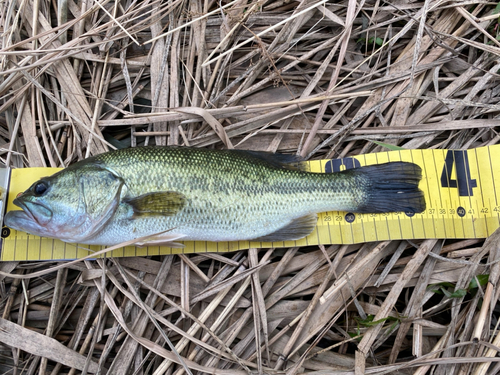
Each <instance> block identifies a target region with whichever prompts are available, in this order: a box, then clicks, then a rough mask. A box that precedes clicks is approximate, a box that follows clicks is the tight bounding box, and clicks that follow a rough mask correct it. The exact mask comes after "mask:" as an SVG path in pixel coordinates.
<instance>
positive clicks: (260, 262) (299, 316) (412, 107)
mask: <svg viewBox="0 0 500 375" xmlns="http://www.w3.org/2000/svg"><path fill="white" fill-rule="evenodd" d="M496 6H497V4H496V3H492V2H479V1H463V2H462V1H439V0H437V1H424V2H423V1H406V0H401V1H388V2H385V1H383V0H382V1H380V0H367V1H364V0H358V1H353V0H348V1H338V2H334V1H319V2H318V1H317V0H314V1H309V0H305V1H290V0H278V1H265V0H263V1H247V0H236V1H232V2H226V1H223V2H218V1H212V0H184V1H181V0H169V1H161V0H122V1H119V2H118V1H113V0H93V1H91V0H76V1H75V0H57V1H56V0H52V1H47V0H2V1H0V33H1V34H0V35H1V45H0V47H1V49H0V147H1V149H0V157H1V158H2V161H3V162H4V163H6V164H7V165H10V166H12V167H37V166H66V165H68V164H70V163H71V162H74V161H76V160H79V159H82V158H84V157H85V156H88V155H93V154H97V153H101V152H104V151H106V150H108V149H111V148H115V147H118V148H121V147H129V146H135V145H143V144H159V145H165V144H168V145H177V144H179V145H191V146H197V147H215V148H231V147H235V148H240V149H253V150H267V151H272V152H276V151H279V152H286V153H299V154H301V155H302V156H304V157H307V158H314V159H319V158H332V157H343V156H349V155H357V154H360V153H370V152H376V151H381V150H383V149H382V148H381V147H380V146H378V145H377V144H376V143H374V142H372V141H373V140H377V141H381V142H384V143H388V144H393V145H398V146H401V147H404V148H410V149H414V148H459V149H466V148H471V147H479V146H484V145H493V144H497V143H499V140H500V135H499V134H498V132H497V131H498V129H500V120H498V115H499V113H500V106H499V104H498V102H499V98H500V96H499V91H500V87H499V85H498V81H499V79H498V78H499V69H500V42H499V41H498V39H500V38H499V37H498V34H497V33H498V32H500V30H499V16H498V14H496V13H497V12H496V9H495V8H496ZM498 242H499V239H498V235H497V234H495V235H493V236H492V237H491V238H489V239H488V240H486V241H480V240H463V241H442V240H424V241H416V242H410V241H392V242H381V243H368V244H360V245H350V246H330V247H326V248H323V247H320V248H318V247H315V248H312V247H309V248H286V249H250V250H248V251H240V252H237V253H231V254H203V255H184V256H164V257H154V258H137V259H131V258H128V259H108V260H106V261H104V260H99V261H85V262H78V263H71V264H68V263H61V264H59V268H58V269H57V270H56V269H54V268H53V267H55V266H56V264H57V263H55V262H53V263H50V262H49V263H28V262H25V263H17V262H11V263H2V264H0V269H1V271H2V272H3V273H2V276H1V277H0V278H1V284H0V294H1V305H0V311H1V313H2V318H1V319H0V342H2V343H3V344H2V345H1V347H0V372H1V373H4V374H79V373H101V374H104V373H108V374H155V375H157V374H175V375H180V374H183V373H185V374H228V375H229V374H234V375H240V374H242V375H243V374H251V373H255V374H257V373H261V374H287V375H292V374H309V375H312V374H314V375H330V374H349V373H357V374H361V373H367V374H386V373H401V374H409V373H415V374H424V373H434V374H447V375H451V374H457V375H458V374H486V373H491V374H493V373H498V372H499V370H500V366H498V364H499V357H498V355H497V351H500V349H499V346H500V339H499V337H500V336H498V335H497V331H496V328H497V327H496V325H497V323H498V320H497V318H498V314H499V310H500V309H499V307H498V305H497V304H496V301H497V300H498V296H499V293H500V289H499V288H498V287H497V281H498V278H499V271H500V269H499V267H500V265H499V263H497V259H498V257H499V256H500V255H499V254H498V252H499V251H500V249H499V245H498ZM5 273H8V274H10V275H6V274H5ZM488 274H489V283H486V280H485V277H484V276H479V277H477V278H476V277H475V276H478V275H488ZM444 282H445V283H444ZM435 283H444V284H440V285H439V286H435V287H429V285H431V284H435ZM332 285H335V288H334V291H335V293H334V295H333V297H332V298H330V299H328V300H327V302H326V303H323V304H321V303H320V297H321V296H322V295H323V292H324V291H325V290H326V289H327V288H329V287H331V286H332ZM436 290H440V291H441V293H436Z"/></svg>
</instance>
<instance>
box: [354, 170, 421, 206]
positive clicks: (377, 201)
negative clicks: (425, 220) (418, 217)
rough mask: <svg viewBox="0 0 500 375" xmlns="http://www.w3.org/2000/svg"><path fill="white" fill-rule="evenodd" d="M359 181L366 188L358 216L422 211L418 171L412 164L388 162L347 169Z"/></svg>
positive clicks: (419, 174) (419, 173) (419, 172)
mask: <svg viewBox="0 0 500 375" xmlns="http://www.w3.org/2000/svg"><path fill="white" fill-rule="evenodd" d="M349 171H352V173H353V174H355V175H358V176H360V177H362V178H363V180H364V183H363V185H364V186H365V187H366V190H365V194H366V195H365V197H366V199H364V202H363V204H361V205H360V206H359V208H358V209H357V210H356V211H357V212H360V213H377V212H398V211H401V212H414V213H419V212H422V211H424V210H425V198H424V193H423V192H422V190H420V189H419V188H418V183H419V182H420V179H421V178H422V169H421V168H420V167H419V166H418V165H416V164H413V163H406V162H391V163H385V164H378V165H370V166H367V167H362V168H355V169H351V170H349Z"/></svg>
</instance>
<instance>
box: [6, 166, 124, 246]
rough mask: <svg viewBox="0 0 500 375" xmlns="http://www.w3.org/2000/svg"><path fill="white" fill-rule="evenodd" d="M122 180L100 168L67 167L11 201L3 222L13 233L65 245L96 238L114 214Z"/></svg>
mask: <svg viewBox="0 0 500 375" xmlns="http://www.w3.org/2000/svg"><path fill="white" fill-rule="evenodd" d="M123 185H124V184H123V180H122V179H121V178H120V177H118V176H116V174H114V173H113V172H112V171H109V170H107V169H105V168H101V167H99V166H83V167H80V168H71V167H70V168H67V169H64V170H62V171H61V172H58V173H56V174H55V175H53V176H50V177H44V178H42V179H40V180H38V181H37V182H35V183H34V184H33V185H31V187H30V188H29V189H27V190H26V191H25V192H23V193H21V194H19V196H17V197H16V199H14V204H15V205H16V206H19V207H20V208H21V209H22V210H21V211H10V212H8V213H7V215H6V216H5V220H4V223H5V225H7V226H8V227H11V228H13V229H16V230H20V231H24V232H28V233H31V234H34V235H38V236H42V237H51V238H58V239H61V240H63V241H66V242H84V241H85V240H88V239H90V238H92V237H93V236H95V235H96V234H97V233H98V232H99V231H100V230H101V229H102V228H103V227H104V226H105V225H106V223H108V222H109V220H110V218H111V217H112V216H113V214H114V213H115V211H116V209H117V207H118V205H119V201H120V194H121V191H122V187H123Z"/></svg>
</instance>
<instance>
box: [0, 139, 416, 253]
mask: <svg viewBox="0 0 500 375" xmlns="http://www.w3.org/2000/svg"><path fill="white" fill-rule="evenodd" d="M289 161H291V160H290V158H289V157H287V156H285V155H273V154H268V153H262V152H249V151H239V150H207V149H196V148H188V147H138V148H131V149H124V150H118V151H111V152H107V153H104V154H101V155H98V156H95V157H91V158H89V159H86V160H83V161H80V162H77V163H75V164H73V165H71V166H69V167H68V168H66V169H64V170H62V171H60V172H58V173H56V174H55V175H53V176H50V177H46V178H43V179H41V180H40V181H37V182H36V183H35V184H33V185H32V186H31V187H30V188H29V189H28V190H27V191H25V192H24V193H22V194H21V195H20V196H19V197H17V198H16V200H15V201H14V203H15V204H16V205H18V206H20V207H21V208H22V209H23V211H11V212H9V213H8V214H7V215H6V217H5V224H6V225H7V226H9V227H12V228H14V229H17V230H23V231H27V232H30V233H32V234H37V235H40V236H45V237H53V238H59V239H61V240H63V241H66V242H79V243H87V244H99V245H114V244H118V243H121V242H124V241H128V240H133V239H136V238H141V237H144V236H149V235H155V234H158V235H156V236H154V237H151V238H150V242H146V244H149V243H151V244H152V243H155V242H156V243H162V242H165V241H166V240H167V239H169V238H172V237H176V238H180V239H182V240H195V241H198V240H200V241H238V240H257V241H284V240H296V239H299V238H302V237H305V236H307V235H308V234H310V233H311V232H312V230H313V229H314V227H315V225H316V222H317V213H319V212H325V211H349V212H394V211H408V210H411V211H413V212H422V211H423V210H424V209H425V200H424V197H423V193H422V192H421V191H420V190H419V189H418V183H419V181H420V178H421V170H420V168H419V167H418V166H417V165H415V164H412V163H405V162H393V163H387V164H382V165H376V166H369V167H362V168H356V169H351V170H347V171H343V172H339V173H334V174H323V173H310V172H305V171H301V170H300V169H298V168H297V167H296V163H292V164H290V163H288V162H289ZM166 231H168V232H166ZM165 232H166V233H168V235H165V234H162V233H165ZM159 233H160V234H159Z"/></svg>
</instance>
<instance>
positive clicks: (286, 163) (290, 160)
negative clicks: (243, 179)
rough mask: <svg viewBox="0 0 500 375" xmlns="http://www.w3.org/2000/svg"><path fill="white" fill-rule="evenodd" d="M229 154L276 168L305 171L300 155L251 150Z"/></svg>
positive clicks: (234, 151) (233, 151) (235, 151)
mask: <svg viewBox="0 0 500 375" xmlns="http://www.w3.org/2000/svg"><path fill="white" fill-rule="evenodd" d="M227 151H228V152H232V153H236V154H239V155H243V156H246V157H250V158H253V159H258V160H262V161H264V162H266V163H267V164H270V165H272V166H273V167H275V168H285V169H292V170H304V164H303V163H302V158H301V157H300V156H299V155H289V154H273V153H272V152H266V151H250V150H234V149H233V150H227Z"/></svg>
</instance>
